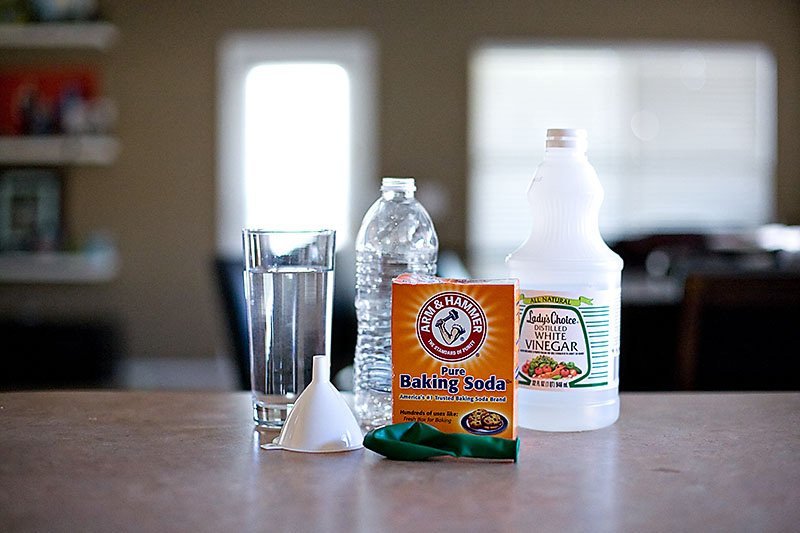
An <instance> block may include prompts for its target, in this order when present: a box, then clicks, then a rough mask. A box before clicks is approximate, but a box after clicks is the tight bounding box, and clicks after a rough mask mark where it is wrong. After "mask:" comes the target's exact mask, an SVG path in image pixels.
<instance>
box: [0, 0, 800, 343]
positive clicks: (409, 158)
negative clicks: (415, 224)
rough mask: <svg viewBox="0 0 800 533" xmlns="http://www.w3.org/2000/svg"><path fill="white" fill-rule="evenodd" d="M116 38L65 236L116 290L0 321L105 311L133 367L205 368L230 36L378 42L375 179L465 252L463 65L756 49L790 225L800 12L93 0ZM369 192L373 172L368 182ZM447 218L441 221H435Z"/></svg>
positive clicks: (11, 303) (61, 297) (94, 291)
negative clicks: (492, 49)
mask: <svg viewBox="0 0 800 533" xmlns="http://www.w3.org/2000/svg"><path fill="white" fill-rule="evenodd" d="M101 4H102V5H103V6H104V8H105V11H106V13H107V16H108V17H109V18H110V19H111V20H112V21H113V22H115V23H116V24H118V25H119V28H120V30H121V38H120V41H119V43H118V44H117V45H116V46H115V47H114V48H113V49H112V50H111V51H110V52H108V53H105V54H90V57H89V58H88V59H87V58H81V57H74V56H75V54H73V53H68V54H61V55H57V56H44V57H43V56H42V54H38V55H37V54H31V53H26V54H20V55H18V56H15V57H13V58H12V57H7V58H6V61H15V60H20V61H30V60H34V61H47V60H49V59H50V58H51V57H54V58H60V59H59V61H64V58H66V59H67V60H69V61H72V60H73V58H74V60H75V61H87V60H88V62H90V63H96V64H98V65H100V66H101V67H102V68H103V69H104V71H105V76H106V78H105V79H106V87H107V90H108V92H109V93H110V94H111V95H113V96H114V98H115V99H116V101H117V102H118V105H119V110H120V119H119V126H118V131H119V137H120V140H121V142H122V146H123V151H122V154H121V156H120V158H119V159H118V161H117V162H116V163H115V164H114V165H113V166H111V167H108V168H80V169H74V170H73V171H72V172H71V175H70V180H69V189H68V201H67V209H68V213H69V223H70V227H71V229H72V230H73V233H74V234H75V235H76V236H77V237H78V238H82V237H85V236H86V235H87V234H88V233H89V232H90V231H92V230H94V229H97V228H106V229H108V230H110V231H111V232H113V234H115V235H116V236H117V238H118V244H119V248H120V251H121V254H122V261H123V264H122V271H121V274H120V276H119V278H118V279H117V280H116V281H114V282H112V283H110V284H108V285H101V286H89V287H38V286H33V287H32V286H11V287H9V286H6V287H0V311H3V312H9V311H10V312H12V313H23V312H25V313H30V314H49V315H70V316H73V315H98V314H100V315H108V316H114V317H117V318H118V319H119V320H120V323H121V324H122V325H123V333H124V338H125V340H126V352H127V354H129V355H132V356H185V357H204V356H209V355H211V354H213V353H214V351H215V348H216V347H218V346H219V345H220V342H221V341H220V338H221V335H220V334H221V332H222V326H221V318H220V313H219V310H218V307H219V306H218V301H217V296H216V293H215V292H214V286H213V285H212V276H211V270H210V260H211V258H212V256H213V253H214V223H215V197H214V191H215V146H216V144H215V143H216V139H215V130H216V124H215V111H216V110H215V104H216V83H217V80H216V78H215V76H216V72H217V66H216V45H217V42H218V41H219V40H220V38H221V37H222V36H223V35H225V34H226V33H227V32H230V31H235V30H244V29H250V30H259V29H275V28H279V29H327V28H343V29H351V28H358V29H366V30H368V31H370V32H372V33H373V34H374V35H375V37H376V39H377V42H378V44H379V46H380V53H379V68H380V75H379V100H378V101H379V109H380V116H379V129H378V132H379V139H378V154H377V156H378V165H379V167H378V168H379V169H380V173H403V174H412V175H416V176H418V177H419V178H420V179H424V180H428V181H430V182H433V181H435V182H437V183H439V184H440V185H442V186H443V187H447V190H449V191H454V193H453V194H452V196H450V197H449V201H450V204H449V205H448V206H447V214H448V215H447V217H446V218H447V223H446V224H445V220H437V221H436V222H437V223H438V225H437V228H438V230H439V232H440V238H441V240H442V243H443V245H444V246H448V247H451V248H457V249H461V248H463V243H464V217H463V215H462V213H463V212H464V207H465V203H466V202H465V196H464V191H465V186H464V181H465V176H466V174H467V170H468V169H467V163H466V159H467V158H466V125H467V116H466V114H465V109H466V103H467V89H466V86H467V72H466V64H467V59H468V54H469V50H470V48H471V47H472V46H474V45H475V43H476V42H478V41H479V40H480V39H481V38H495V37H499V38H529V39H536V38H545V39H553V38H555V39H558V38H568V39H590V40H594V39H632V40H639V39H657V40H672V39H681V40H687V39H688V40H726V41H761V42H764V43H766V44H767V45H768V46H769V47H770V48H771V49H772V50H773V52H774V53H775V56H776V58H777V62H778V75H779V80H778V93H779V94H778V106H779V115H780V118H779V146H778V155H779V162H778V168H777V187H776V189H777V198H776V202H777V220H778V221H781V222H787V223H794V224H798V223H800V173H798V171H797V169H798V168H800V135H798V134H797V132H798V131H800V106H798V96H797V95H798V94H800V7H799V5H798V3H796V2H792V1H788V0H787V1H778V0H748V1H745V0H738V1H737V0H728V1H709V0H671V1H663V0H630V1H622V0H616V1H612V0H608V1H602V0H598V1H570V0H560V1H553V0H547V1H505V2H503V1H485V2H481V1H470V2H466V1H463V2H462V1H436V0H420V1H391V2H390V1H374V2H372V1H361V2H356V1H351V2H347V1H298V0H294V1H292V0H290V1H274V0H265V1H259V2H256V1H229V2H210V1H205V2H199V1H197V2H186V1H184V2H175V1H166V0H165V1H151V2H129V1H126V0H106V1H103V2H101ZM376 183H377V177H376ZM442 218H444V217H442Z"/></svg>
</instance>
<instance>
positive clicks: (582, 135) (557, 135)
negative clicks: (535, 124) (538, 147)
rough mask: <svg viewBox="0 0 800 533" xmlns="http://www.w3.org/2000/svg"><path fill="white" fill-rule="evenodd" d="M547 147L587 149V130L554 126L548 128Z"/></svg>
mask: <svg viewBox="0 0 800 533" xmlns="http://www.w3.org/2000/svg"><path fill="white" fill-rule="evenodd" d="M545 146H546V147H547V148H578V149H579V150H581V151H584V152H585V151H586V146H587V142H586V130H583V129H573V128H558V129H556V128H554V129H548V130H547V142H546V144H545Z"/></svg>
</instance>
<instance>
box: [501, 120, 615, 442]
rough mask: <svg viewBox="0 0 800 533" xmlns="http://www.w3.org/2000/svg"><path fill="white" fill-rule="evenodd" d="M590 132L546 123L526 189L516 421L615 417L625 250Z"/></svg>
mask: <svg viewBox="0 0 800 533" xmlns="http://www.w3.org/2000/svg"><path fill="white" fill-rule="evenodd" d="M586 147H587V142H586V131H585V130H573V129H550V130H547V142H546V151H545V156H544V161H543V162H542V163H541V165H540V166H539V168H538V169H537V171H536V174H535V175H534V177H533V180H532V181H531V184H530V188H529V189H528V202H529V203H530V206H531V215H532V218H533V225H532V229H531V233H530V236H529V237H528V239H527V240H526V241H525V243H524V244H522V246H520V247H519V248H518V249H517V250H516V251H514V252H513V253H512V254H510V255H509V256H508V258H507V259H506V263H507V265H508V268H509V271H510V275H511V276H513V277H516V278H519V281H520V292H521V300H520V306H519V307H520V339H519V348H520V352H519V365H520V366H519V368H518V369H517V384H518V421H519V425H520V426H522V427H526V428H532V429H539V430H545V431H582V430H589V429H597V428H601V427H605V426H608V425H611V424H613V423H614V422H615V421H616V420H617V418H618V417H619V394H618V386H619V321H620V280H621V272H622V259H621V258H620V257H619V256H618V255H617V254H615V253H614V252H613V251H612V250H611V249H610V248H609V247H608V246H607V245H606V243H605V242H604V241H603V238H602V237H601V235H600V229H599V226H598V216H599V213H600V205H601V203H602V201H603V188H602V187H601V185H600V181H599V180H598V178H597V173H596V172H595V170H594V168H593V167H592V166H591V165H590V164H589V161H588V159H587V158H586Z"/></svg>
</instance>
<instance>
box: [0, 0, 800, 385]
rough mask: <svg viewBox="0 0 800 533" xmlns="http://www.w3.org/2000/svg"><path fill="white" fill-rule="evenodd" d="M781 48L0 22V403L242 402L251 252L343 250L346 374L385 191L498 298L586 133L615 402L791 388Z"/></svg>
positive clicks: (400, 18) (338, 14)
mask: <svg viewBox="0 0 800 533" xmlns="http://www.w3.org/2000/svg"><path fill="white" fill-rule="evenodd" d="M798 50H800V4H798V3H797V2H793V1H788V0H785V1H780V0H730V1H726V2H717V1H710V0H708V1H689V0H675V1H672V2H661V1H657V0H639V1H636V2H630V1H623V0H609V1H602V2H600V1H577V0H560V1H550V0H540V1H533V0H530V1H516V0H510V1H503V2H466V1H437V2H428V1H406V2H371V1H343V0H342V1H334V0H328V1H306V2H294V1H286V2H284V1H269V2H227V3H218V2H209V1H186V2H168V1H152V2H148V3H147V4H146V5H143V4H139V3H135V2H134V3H132V2H125V1H121V0H120V1H117V0H101V1H93V0H72V1H55V0H41V1H37V0H28V1H23V0H16V1H10V0H4V1H0V387H2V388H3V389H6V390H8V389H26V388H49V387H86V386H91V387H97V386H100V387H121V388H145V389H147V388H189V389H237V388H240V387H242V386H243V382H242V375H243V374H244V372H245V367H244V366H243V361H244V359H245V357H246V346H245V344H244V336H243V335H244V333H243V331H242V324H243V315H242V312H243V309H242V300H241V296H240V294H239V293H238V292H237V291H239V290H240V289H239V288H238V286H237V283H238V284H239V286H240V284H241V264H240V262H241V236H240V230H241V228H242V227H244V226H262V227H267V226H274V227H278V226H284V227H301V226H304V227H308V226H317V227H318V226H327V227H335V228H336V229H337V231H338V238H337V244H338V250H339V251H338V253H337V264H336V296H335V299H336V302H335V311H334V348H333V364H334V370H339V369H341V368H343V367H345V366H346V365H348V364H349V363H350V362H351V361H352V357H353V342H354V338H355V323H354V310H353V308H352V299H353V284H354V280H353V267H354V265H353V262H354V258H353V240H354V237H355V233H356V232H357V229H358V225H359V223H360V220H361V218H362V217H363V214H364V213H365V211H366V209H367V208H368V207H369V205H370V203H371V202H372V201H374V200H375V199H376V198H377V196H378V187H379V178H380V176H381V175H412V176H415V177H416V178H417V186H418V192H417V196H418V198H419V199H420V201H421V202H422V203H423V205H425V206H426V208H427V209H428V211H429V212H430V214H431V215H432V218H433V220H434V223H435V225H436V228H437V231H438V234H439V239H440V250H441V252H442V258H441V260H440V271H441V273H442V274H445V275H459V276H461V275H469V276H472V277H485V276H492V277H502V276H504V275H505V270H504V265H503V259H504V257H505V255H507V254H508V253H510V252H511V251H513V249H514V248H515V247H516V246H518V245H519V244H521V243H522V241H523V240H524V239H525V237H526V235H527V231H528V230H529V213H528V211H527V204H526V199H525V193H526V189H527V186H528V182H529V180H530V177H531V176H532V175H533V173H534V171H535V169H536V165H537V164H538V162H539V161H540V160H541V157H542V154H543V148H544V134H545V130H546V129H547V128H549V127H584V128H586V129H588V131H589V153H588V155H589V158H590V161H592V162H593V164H594V166H595V168H596V169H597V171H598V174H599V176H600V178H601V181H602V183H603V185H604V187H605V191H606V201H605V203H604V207H603V210H602V217H601V227H602V230H603V234H604V236H605V237H606V240H607V241H608V242H609V243H610V244H612V245H613V246H614V248H615V249H616V250H617V251H618V253H620V255H622V256H623V259H625V261H626V269H625V274H624V280H623V320H622V359H621V387H622V389H623V390H674V389H682V388H683V389H686V388H697V389H734V390H735V389H797V388H800V384H798V377H796V376H798V375H800V373H798V371H800V368H798V363H797V360H796V357H793V356H792V353H793V352H792V350H795V351H796V341H797V340H800V339H798V336H800V335H799V334H798V333H797V331H796V324H797V320H798V318H800V309H798V308H799V307H800V283H798V278H800V256H799V255H798V254H799V253H800V230H799V229H798V224H800V172H799V171H798V168H800V136H798V135H797V131H798V130H800V102H798V94H800V54H798ZM793 347H794V348H793Z"/></svg>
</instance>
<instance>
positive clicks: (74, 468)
mask: <svg viewBox="0 0 800 533" xmlns="http://www.w3.org/2000/svg"><path fill="white" fill-rule="evenodd" d="M249 403H250V400H249V395H248V394H246V393H185V392H184V393H167V392H112V391H107V392H101V391H89V392H27V393H6V394H0V427H1V428H2V429H0V530H2V531H81V532H83V531H293V532H294V531H348V532H349V531H365V532H373V531H376V532H377V531H412V532H422V531H592V532H594V531H637V532H638V531H726V532H729V531H798V528H799V527H800V525H799V524H800V393H777V394H754V393H753V394H748V393H745V394H717V393H705V394H702V393H697V394H677V393H676V394H626V395H623V396H622V415H621V418H620V420H619V421H618V422H617V423H616V424H615V425H614V426H612V427H609V428H606V429H602V430H598V431H592V432H586V433H561V434H555V433H540V432H534V431H528V430H521V431H520V437H521V439H522V450H521V458H520V461H519V462H518V463H517V464H513V463H497V462H478V461H469V462H468V461H453V460H439V461H432V462H425V463H406V462H395V461H389V460H386V459H383V458H382V457H380V456H379V455H377V454H374V453H372V452H371V451H368V450H358V451H355V452H349V453H340V454H319V455H317V454H301V453H292V452H286V451H280V450H278V451H264V450H261V449H260V448H259V444H260V443H263V442H265V441H266V439H268V438H271V437H273V436H274V433H271V434H261V433H259V432H256V431H254V430H253V425H252V422H251V420H250V405H249Z"/></svg>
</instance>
